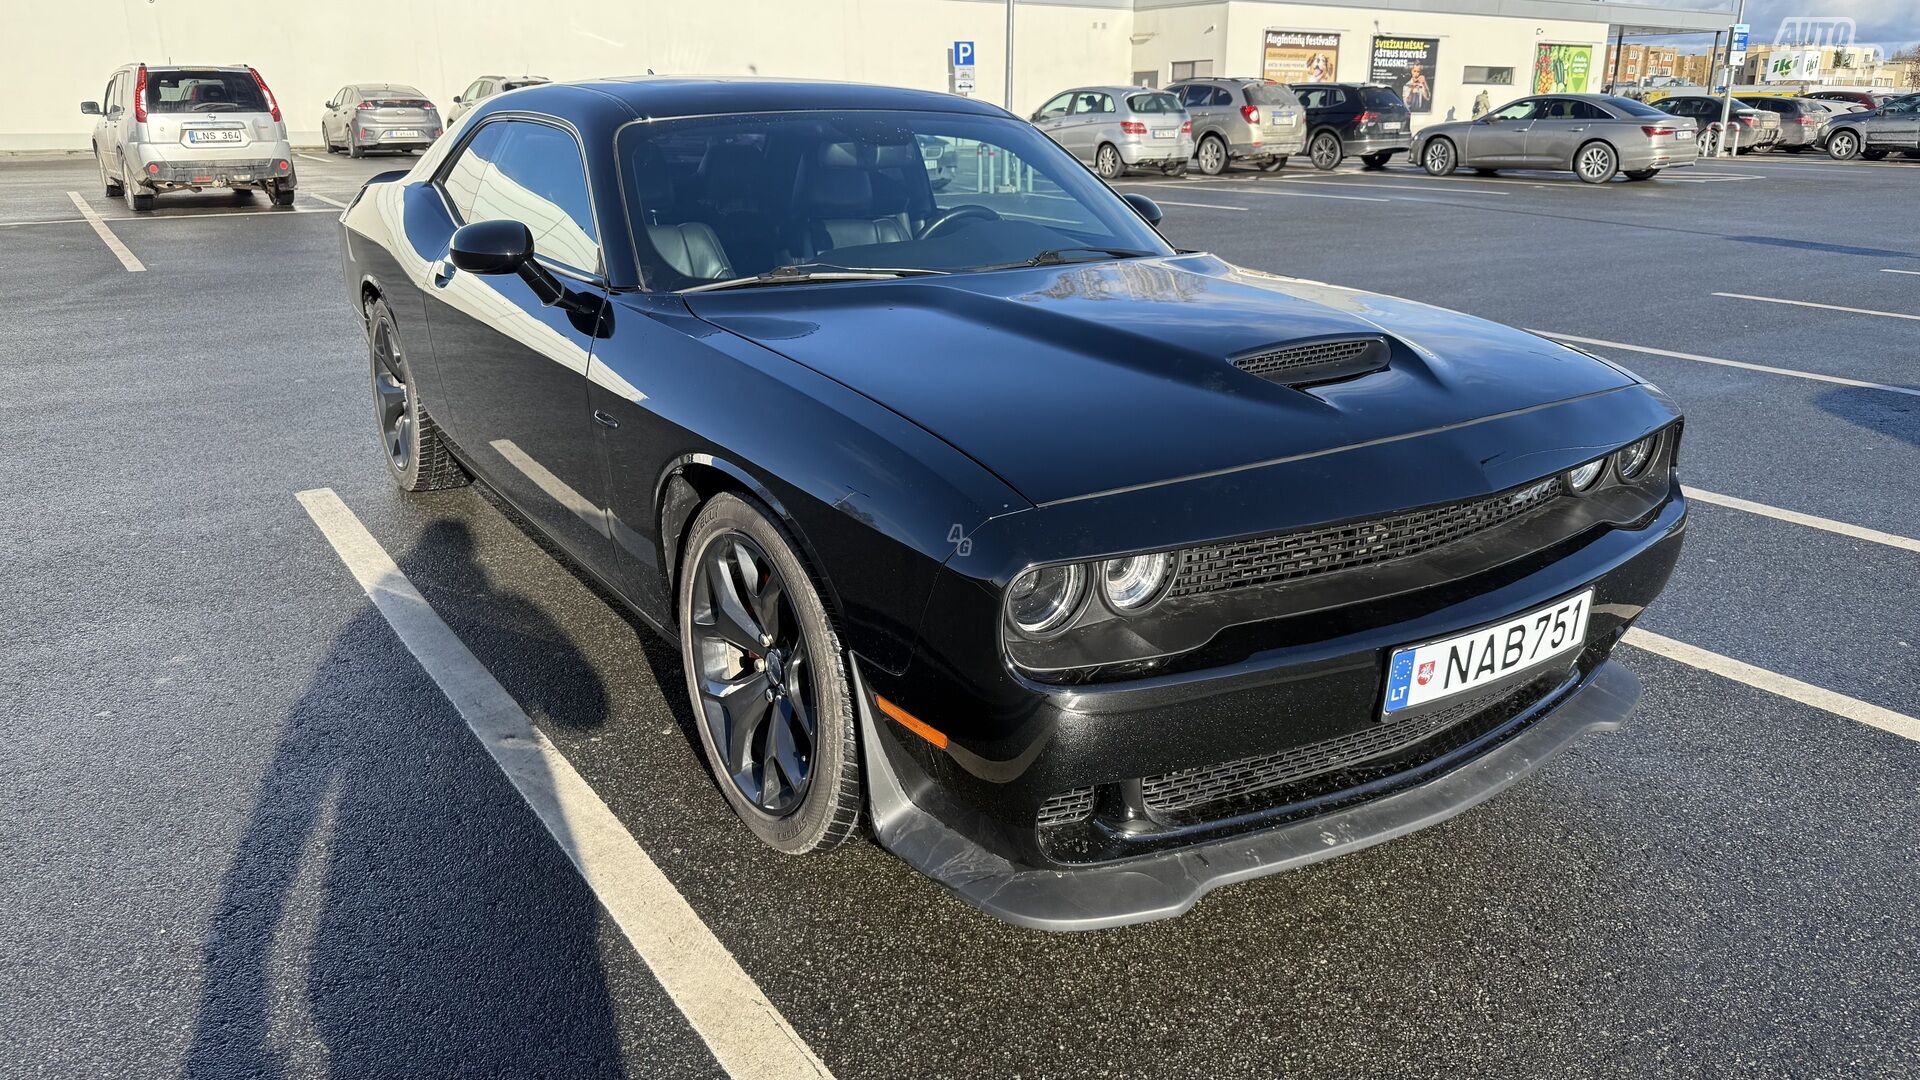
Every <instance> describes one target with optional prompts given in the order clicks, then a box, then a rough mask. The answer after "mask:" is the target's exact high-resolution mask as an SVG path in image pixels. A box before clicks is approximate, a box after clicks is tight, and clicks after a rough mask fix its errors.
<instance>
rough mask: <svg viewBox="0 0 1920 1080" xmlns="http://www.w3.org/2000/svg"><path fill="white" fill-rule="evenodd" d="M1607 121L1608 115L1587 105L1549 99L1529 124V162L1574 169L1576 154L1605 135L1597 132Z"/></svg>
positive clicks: (1562, 99) (1571, 99) (1535, 165)
mask: <svg viewBox="0 0 1920 1080" xmlns="http://www.w3.org/2000/svg"><path fill="white" fill-rule="evenodd" d="M1607 119H1609V117H1608V116H1607V114H1606V113H1604V112H1601V111H1600V109H1599V108H1598V107H1596V106H1594V105H1591V104H1589V103H1587V102H1584V101H1580V100H1578V99H1575V98H1547V99H1546V100H1545V101H1543V102H1541V103H1540V107H1539V108H1538V109H1537V110H1535V112H1534V117H1533V120H1532V122H1531V123H1529V124H1528V125H1527V140H1526V147H1525V154H1526V163H1527V164H1528V165H1531V166H1533V167H1535V168H1542V169H1566V168H1572V167H1573V152H1574V151H1575V150H1577V149H1579V148H1580V146H1581V145H1582V144H1584V143H1585V142H1586V141H1587V140H1589V139H1591V138H1593V137H1594V136H1595V135H1598V134H1602V132H1600V131H1599V130H1597V129H1598V127H1599V125H1600V124H1601V123H1602V122H1604V121H1606V120H1607Z"/></svg>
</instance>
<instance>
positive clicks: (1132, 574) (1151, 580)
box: [1100, 551, 1173, 614]
mask: <svg viewBox="0 0 1920 1080" xmlns="http://www.w3.org/2000/svg"><path fill="white" fill-rule="evenodd" d="M1172 576H1173V556H1171V555H1169V554H1167V553H1166V552H1164V551H1163V552H1160V553H1158V554H1155V555H1134V556H1132V557H1130V558H1125V559H1108V560H1107V561H1106V562H1104V563H1101V564H1100V588H1101V590H1102V591H1103V592H1104V593H1105V595H1106V598H1107V603H1108V604H1110V605H1112V607H1113V610H1115V611H1117V612H1120V613H1121V614H1128V613H1131V612H1135V611H1139V610H1141V609H1143V608H1145V607H1147V606H1149V605H1151V604H1152V603H1153V602H1154V601H1155V600H1158V599H1160V594H1161V593H1163V592H1165V591H1166V587H1167V582H1168V580H1169V579H1171V578H1172Z"/></svg>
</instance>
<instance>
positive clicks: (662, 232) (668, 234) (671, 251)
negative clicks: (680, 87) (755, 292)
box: [634, 153, 737, 281]
mask: <svg viewBox="0 0 1920 1080" xmlns="http://www.w3.org/2000/svg"><path fill="white" fill-rule="evenodd" d="M634 171H635V174H636V175H635V187H636V188H638V190H639V195H640V213H641V216H642V220H644V221H645V222H646V231H647V239H648V240H649V241H650V242H652V244H653V248H654V250H655V251H656V252H658V253H659V255H660V261H661V262H664V263H666V264H667V266H668V267H670V268H671V269H672V270H673V271H674V272H676V273H678V274H680V275H681V276H683V277H690V278H696V279H699V280H702V281H721V280H724V279H726V278H730V277H735V276H737V275H735V274H734V272H733V263H732V261H731V260H729V259H728V258H727V249H726V248H725V247H723V246H722V245H721V243H720V237H719V236H717V235H716V234H715V233H714V231H713V227H712V226H710V225H708V224H707V223H706V222H703V221H675V220H674V219H675V218H676V217H677V216H678V214H679V207H678V204H677V203H676V202H675V200H674V189H673V174H672V173H671V172H669V171H668V165H667V162H666V159H665V158H664V157H662V156H660V155H659V154H658V153H654V154H648V155H646V156H645V157H643V158H641V160H640V163H639V165H638V166H637V167H636V168H635V170H634Z"/></svg>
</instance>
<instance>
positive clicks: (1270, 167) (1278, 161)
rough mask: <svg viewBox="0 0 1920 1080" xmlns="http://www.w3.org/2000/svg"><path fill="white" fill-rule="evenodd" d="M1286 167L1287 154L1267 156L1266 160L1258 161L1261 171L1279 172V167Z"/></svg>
mask: <svg viewBox="0 0 1920 1080" xmlns="http://www.w3.org/2000/svg"><path fill="white" fill-rule="evenodd" d="M1286 167H1287V155H1285V154H1280V155H1277V156H1275V157H1271V158H1268V159H1267V160H1265V161H1263V162H1261V163H1260V169H1261V171H1263V172H1279V171H1280V170H1281V169H1284V168H1286Z"/></svg>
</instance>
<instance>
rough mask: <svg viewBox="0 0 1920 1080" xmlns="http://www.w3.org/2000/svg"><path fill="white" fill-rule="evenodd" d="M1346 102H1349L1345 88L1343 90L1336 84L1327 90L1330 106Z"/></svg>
mask: <svg viewBox="0 0 1920 1080" xmlns="http://www.w3.org/2000/svg"><path fill="white" fill-rule="evenodd" d="M1346 103H1347V92H1346V91H1345V90H1342V89H1340V88H1339V87H1337V86H1336V87H1334V88H1333V89H1331V90H1329V91H1327V104H1328V105H1329V106H1335V107H1337V106H1340V105H1345V104H1346Z"/></svg>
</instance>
